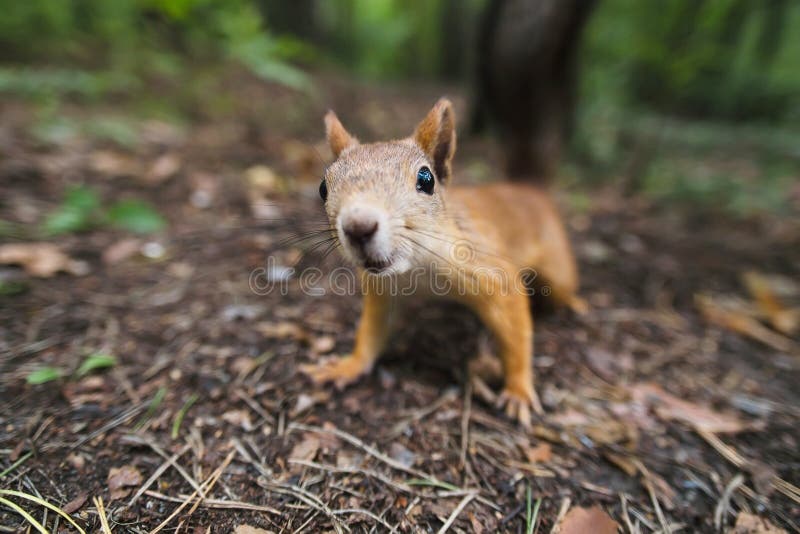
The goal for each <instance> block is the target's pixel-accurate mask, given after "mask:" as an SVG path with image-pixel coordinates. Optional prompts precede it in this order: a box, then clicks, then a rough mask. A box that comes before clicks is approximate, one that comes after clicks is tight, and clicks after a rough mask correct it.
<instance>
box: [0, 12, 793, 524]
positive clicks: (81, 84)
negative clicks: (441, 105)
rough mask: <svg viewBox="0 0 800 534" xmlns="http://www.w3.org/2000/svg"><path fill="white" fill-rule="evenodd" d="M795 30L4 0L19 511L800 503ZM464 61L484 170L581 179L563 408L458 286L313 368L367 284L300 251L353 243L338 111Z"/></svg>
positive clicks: (426, 87)
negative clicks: (449, 299) (492, 377)
mask: <svg viewBox="0 0 800 534" xmlns="http://www.w3.org/2000/svg"><path fill="white" fill-rule="evenodd" d="M798 29H800V2H797V1H796V0H770V1H766V0H658V1H635V0H424V1H423V0H419V1H408V0H293V1H278V0H25V1H19V0H0V498H3V499H5V500H3V501H0V530H2V531H3V532H8V531H11V532H18V531H21V530H22V529H23V528H25V527H24V525H25V524H26V523H27V524H28V525H32V524H33V523H31V522H30V521H28V519H27V518H26V517H25V516H23V515H21V514H20V513H18V510H17V509H16V508H14V507H13V506H14V503H17V505H19V506H22V507H23V508H25V509H27V510H28V511H29V512H31V514H33V515H32V516H31V517H35V518H36V520H38V521H41V522H42V523H45V524H47V526H48V527H51V526H52V529H53V531H56V530H58V526H56V525H57V523H58V521H61V519H60V517H61V516H57V517H54V516H55V514H53V513H51V512H50V513H49V516H48V512H47V510H46V509H45V508H43V506H44V505H41V502H43V501H42V500H44V501H46V502H48V503H51V504H54V505H57V506H60V507H63V509H64V510H67V512H68V513H69V514H71V515H72V516H73V517H74V518H76V519H77V520H78V521H79V522H80V524H81V525H83V526H84V527H85V528H86V529H87V531H88V532H100V531H101V522H100V519H101V518H102V517H103V515H104V514H106V515H107V516H108V520H109V522H110V524H111V526H112V528H114V529H116V530H117V531H119V532H127V531H133V532H145V531H147V530H149V529H151V528H155V527H156V526H157V525H160V524H162V522H165V523H166V524H167V525H168V526H169V527H170V528H171V527H175V526H176V525H178V526H177V529H178V530H182V531H192V526H191V525H195V527H198V529H199V530H197V531H205V530H204V529H205V527H207V526H209V525H213V526H214V527H215V528H216V529H217V530H218V531H220V532H227V531H232V530H233V528H235V527H237V525H239V526H240V525H241V524H243V523H247V524H248V525H253V526H257V527H259V530H241V531H239V530H237V531H236V532H268V531H270V532H278V531H280V532H286V531H295V530H296V529H304V528H305V529H307V531H332V530H334V529H338V530H339V531H342V532H343V531H345V530H347V529H348V528H352V531H354V532H362V531H363V532H366V531H368V530H369V529H370V528H372V529H373V530H378V531H384V530H388V529H389V527H387V525H389V526H390V527H397V528H398V530H400V531H403V532H410V531H415V530H414V528H421V530H423V531H428V532H433V531H436V530H438V529H439V528H441V527H442V526H443V525H444V524H445V521H446V520H447V518H448V517H451V514H453V513H455V515H454V516H452V517H451V519H452V521H451V522H450V524H451V525H452V526H453V527H454V528H457V529H460V530H459V531H480V529H481V528H485V530H486V531H488V532H500V531H513V532H522V531H525V532H535V531H536V529H537V528H538V531H539V532H545V531H548V530H549V528H550V527H551V526H552V525H553V524H554V523H555V522H556V521H558V522H561V521H562V520H566V519H565V517H568V516H569V514H567V516H565V515H564V513H566V512H567V509H568V508H570V506H569V505H570V501H571V502H572V503H573V506H572V509H575V508H576V507H578V506H579V505H598V506H600V507H602V510H600V508H596V509H594V511H593V512H591V514H594V516H593V517H594V519H593V525H594V524H597V525H604V526H605V530H602V531H603V532H609V533H611V532H616V531H617V530H616V524H615V523H614V521H616V522H618V523H620V524H623V523H624V524H626V527H627V530H628V531H630V532H651V531H660V532H672V531H674V530H675V528H679V527H683V528H684V529H685V530H686V531H692V532H721V531H724V530H725V529H726V528H728V527H732V526H733V525H734V524H736V525H740V524H741V526H742V530H736V531H735V532H752V531H755V528H756V527H753V529H752V530H751V529H749V528H745V527H746V526H747V525H745V522H746V521H750V526H752V525H753V524H754V523H753V521H755V522H756V524H758V522H759V521H760V519H759V518H758V517H756V516H755V515H753V514H756V513H757V514H759V515H760V516H763V517H767V518H769V520H770V521H771V522H772V523H774V524H776V525H779V526H781V527H783V528H786V529H788V530H794V531H798V526H797V525H798V524H800V507H798V503H800V489H798V488H797V487H796V485H793V484H792V481H794V482H796V481H797V480H799V479H800V459H798V451H800V447H798V434H797V429H798V428H800V408H798V406H800V398H799V397H798V389H797V384H798V383H800V364H799V363H798V362H800V343H798V341H799V340H798V332H800V283H799V282H798V281H799V280H800V277H799V276H798V273H800V217H798V215H799V214H800V68H799V67H800V31H798ZM442 95H447V96H449V97H451V98H452V99H453V101H454V104H455V108H456V112H457V117H458V120H457V124H458V130H459V132H458V135H459V137H458V147H459V148H458V150H457V153H456V161H455V164H454V176H455V180H456V181H457V182H459V183H469V182H472V183H479V182H484V181H489V180H497V179H505V178H506V177H510V178H514V179H520V180H531V181H535V182H540V183H547V182H552V184H551V185H552V186H553V191H554V194H555V196H556V197H557V201H558V203H559V205H560V206H561V207H562V209H563V211H562V213H563V215H564V220H565V223H566V226H567V228H568V230H569V232H570V235H571V239H572V242H573V244H574V248H575V252H576V256H577V258H578V262H579V265H580V271H581V277H582V281H581V285H582V288H581V294H582V296H583V297H585V298H586V300H587V301H588V302H589V304H590V308H591V311H590V313H588V314H587V315H585V316H581V317H578V316H575V315H573V314H570V313H568V312H567V311H560V312H559V311H557V312H555V313H553V314H549V315H548V314H539V313H538V308H537V309H536V314H535V315H536V317H537V319H536V320H537V326H536V336H535V346H534V349H535V354H536V357H535V358H534V365H535V367H536V373H537V388H538V391H539V394H540V397H541V398H542V402H543V404H544V406H545V411H546V415H545V416H544V417H542V418H540V419H538V420H537V422H536V423H537V424H536V426H535V428H534V429H533V431H531V432H525V431H523V430H521V429H520V428H519V427H517V426H515V425H513V424H511V422H510V421H508V420H507V419H505V418H504V416H503V414H502V413H500V411H498V410H497V409H495V407H494V405H493V403H492V400H491V392H489V395H488V396H487V395H483V396H482V394H481V392H478V391H477V390H476V391H474V392H473V390H472V389H471V387H470V385H469V384H470V382H469V381H468V375H469V370H468V369H467V368H466V366H465V365H464V362H465V360H466V358H467V357H469V356H472V355H474V354H478V353H480V354H485V350H484V349H485V347H484V344H483V343H482V340H481V339H480V338H479V337H480V336H479V334H478V332H480V325H479V322H478V321H477V318H475V317H473V316H471V315H470V314H468V313H467V312H465V311H464V310H461V309H459V308H458V307H447V305H444V306H443V307H438V306H424V307H423V306H421V307H420V308H419V309H418V310H417V311H416V313H413V314H410V316H409V317H408V318H405V319H402V320H401V321H400V322H399V323H398V325H399V328H398V334H397V339H395V340H393V341H392V342H391V343H390V344H389V345H390V348H389V349H388V350H387V354H386V355H385V357H384V358H382V359H381V361H380V362H379V363H378V364H377V366H376V369H375V371H374V372H373V373H371V374H370V375H369V376H365V377H364V378H363V380H360V381H359V382H358V383H356V384H355V385H353V386H352V387H350V388H349V389H347V390H346V391H344V392H339V391H335V390H334V389H333V388H312V387H310V386H309V384H308V382H307V381H306V380H305V379H304V378H303V377H301V376H300V375H299V374H298V370H297V366H298V364H301V363H309V362H313V361H317V360H319V359H320V358H324V357H336V356H338V355H342V354H346V353H347V352H348V351H350V350H351V348H352V345H353V336H354V331H355V324H356V321H357V319H358V315H359V312H358V310H359V306H360V300H359V297H358V295H356V294H354V295H350V296H338V295H333V294H330V292H329V293H327V294H325V295H322V296H313V297H312V296H310V295H309V294H308V292H305V291H303V288H302V287H300V285H299V283H298V280H297V277H296V272H294V271H292V268H293V267H305V266H320V267H322V268H323V272H325V269H329V268H332V267H333V266H335V265H336V264H337V262H339V261H340V260H339V259H338V255H337V254H336V250H335V243H334V245H333V246H330V243H329V242H325V241H324V239H322V238H321V236H322V237H325V231H326V227H327V221H325V219H324V216H323V209H322V205H321V202H320V199H319V194H318V187H319V183H320V178H321V176H322V173H323V169H324V166H325V165H327V164H328V163H329V161H330V158H331V154H330V152H329V150H328V147H327V146H326V144H325V142H324V141H323V137H324V135H323V124H322V117H323V115H324V113H325V112H326V111H327V110H328V109H330V108H332V109H334V110H335V111H336V112H337V114H338V116H339V117H340V118H341V120H342V122H343V123H344V125H345V126H346V127H347V128H348V129H349V130H350V131H351V132H352V133H353V134H355V135H356V136H357V137H359V138H360V139H361V140H362V141H372V140H379V139H387V138H392V137H400V136H406V135H408V134H409V133H410V132H411V131H412V129H413V128H414V126H415V124H416V123H417V122H418V121H419V120H420V119H421V118H422V117H423V116H424V114H425V113H426V112H427V110H428V109H430V107H431V106H432V105H433V104H434V102H436V100H437V99H438V98H439V97H440V96H442ZM267 258H269V260H267ZM265 262H266V263H265ZM254 273H260V276H261V277H262V278H263V281H266V282H268V283H271V284H280V285H281V287H285V288H287V290H286V292H285V293H279V292H277V291H273V292H266V293H265V292H262V291H261V290H260V289H262V288H261V286H258V285H257V284H253V279H252V276H253V274H254ZM322 283H323V284H324V283H325V279H322ZM323 289H324V287H323ZM536 306H537V305H536V304H534V307H536ZM473 393H474V396H475V399H474V401H473V400H472V397H473ZM483 393H485V392H483ZM365 444H366V445H369V446H374V449H370V448H368V447H367V446H366V445H365ZM375 450H377V451H379V453H376V452H375ZM389 457H391V459H392V460H391V461H389V462H387V460H386V458H389ZM223 458H225V460H223ZM173 461H174V462H177V464H178V465H180V466H184V467H185V468H184V469H182V470H180V471H178V470H176V469H173V468H172V467H170V464H171V463H172V462H173ZM165 462H166V463H165ZM302 462H305V463H302ZM314 462H318V464H314ZM320 466H321V467H320ZM398 466H399V467H398ZM217 469H220V471H219V473H223V474H222V476H221V477H219V482H218V483H217V485H216V486H214V484H215V482H216V481H217V479H216V478H214V475H213V473H214V472H215V470H217ZM204 480H205V481H206V482H205V483H206V484H210V486H204V487H205V488H206V490H205V491H206V495H207V496H211V497H213V498H211V499H206V500H204V501H201V500H197V501H196V502H195V504H194V505H193V506H192V507H191V508H187V509H185V510H184V511H183V513H179V514H177V515H173V511H175V510H176V509H177V507H178V506H182V505H181V504H178V503H183V505H185V504H187V503H189V502H191V501H192V499H193V497H191V496H190V495H191V493H192V491H193V490H195V489H197V488H198V487H199V484H200V482H202V481H204ZM212 486H214V487H213V489H208V488H211V487H212ZM298 488H300V489H301V490H302V492H301V493H298V491H300V490H299V489H298ZM8 489H11V490H13V491H20V492H23V494H24V495H22V496H20V494H18V493H17V494H13V495H12V494H10V493H8ZM473 492H476V493H473ZM476 495H477V496H476ZM463 496H466V497H463ZM89 497H92V498H95V497H101V498H102V499H103V500H104V501H105V504H106V506H105V508H103V506H102V504H103V502H102V501H101V502H99V503H98V502H97V501H92V500H89ZM455 497H457V498H455ZM473 497H475V498H474V499H473ZM462 498H463V499H467V500H464V501H461V504H459V500H460V499H462ZM36 499H39V500H38V501H37V500H36ZM129 499H130V500H129ZM12 501H13V502H12ZM9 503H11V505H9ZM319 503H323V504H322V505H320V504H319ZM659 503H660V504H659ZM457 505H458V507H457ZM325 506H330V508H331V509H335V512H331V513H329V510H328V508H326V507H325ZM231 508H233V509H234V510H231ZM51 510H52V509H51ZM187 510H191V511H187ZM462 511H463V513H462ZM581 513H582V512H581V510H580V509H579V510H578V515H579V516H580V514H581ZM587 513H588V512H587ZM537 514H538V516H537ZM591 514H590V516H589V517H592V516H591ZM606 514H610V516H611V517H613V521H612V520H611V518H609V517H608V515H606ZM598 516H599V517H598ZM573 519H576V518H575V517H574V516H573ZM577 519H578V520H580V517H577ZM179 523H180V524H183V525H185V526H186V528H185V529H182V527H181V526H180V524H179ZM134 525H135V527H134ZM536 525H539V526H538V527H537V526H536ZM61 526H62V527H63V526H64V524H63V522H62V525H61ZM162 526H164V525H162ZM762 526H763V525H762ZM199 527H203V528H199ZM539 527H541V528H539ZM639 527H641V528H639ZM226 528H227V530H226ZM261 528H263V529H265V530H260V529H261ZM599 528H600V527H598V529H599ZM759 528H761V527H759ZM130 529H132V530H130ZM136 529H139V530H136ZM62 530H63V528H62ZM217 530H215V531H217ZM584 530H585V529H583V530H581V528H580V527H579V526H578V527H575V529H574V530H571V531H572V532H582V531H584ZM39 531H45V530H44V529H41V530H39ZM59 531H60V530H59ZM102 531H104V530H102ZM562 531H563V532H568V531H570V530H569V529H566V528H564V529H563V530H562ZM600 531H601V530H598V532H600ZM760 531H764V532H779V531H780V532H782V530H773V529H772V528H767V527H766V526H763V530H760ZM104 532H105V531H104ZM729 532H732V531H729Z"/></svg>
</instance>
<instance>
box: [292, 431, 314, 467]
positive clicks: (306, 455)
mask: <svg viewBox="0 0 800 534" xmlns="http://www.w3.org/2000/svg"><path fill="white" fill-rule="evenodd" d="M319 446H320V441H319V437H318V436H317V435H316V434H312V433H310V432H309V433H306V434H304V435H303V439H302V440H301V441H300V443H298V444H297V445H295V446H294V448H293V449H292V452H290V453H289V459H290V460H304V461H308V462H310V461H311V460H313V459H314V457H315V456H316V455H317V451H318V450H319Z"/></svg>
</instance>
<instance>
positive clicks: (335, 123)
mask: <svg viewBox="0 0 800 534" xmlns="http://www.w3.org/2000/svg"><path fill="white" fill-rule="evenodd" d="M325 135H326V136H327V138H328V145H329V146H330V147H331V152H333V157H334V158H338V157H339V154H341V153H342V151H344V150H345V149H346V148H350V147H351V146H356V145H357V144H358V139H356V138H355V137H353V136H352V135H350V134H349V133H347V130H345V129H344V126H342V123H341V122H339V118H338V117H337V116H336V113H334V112H333V111H329V112H328V113H326V114H325Z"/></svg>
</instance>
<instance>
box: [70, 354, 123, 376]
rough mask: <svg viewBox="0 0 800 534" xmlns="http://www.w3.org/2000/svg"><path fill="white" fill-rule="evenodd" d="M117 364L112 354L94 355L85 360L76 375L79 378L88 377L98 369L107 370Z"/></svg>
mask: <svg viewBox="0 0 800 534" xmlns="http://www.w3.org/2000/svg"><path fill="white" fill-rule="evenodd" d="M116 364H117V359H116V358H115V357H114V356H112V355H110V354H102V353H96V354H92V355H90V356H88V357H87V358H86V359H85V360H83V363H81V366H80V367H78V370H77V372H76V375H77V376H79V377H81V376H86V375H88V374H89V373H91V372H92V371H95V370H97V369H105V368H107V367H113V366H115V365H116Z"/></svg>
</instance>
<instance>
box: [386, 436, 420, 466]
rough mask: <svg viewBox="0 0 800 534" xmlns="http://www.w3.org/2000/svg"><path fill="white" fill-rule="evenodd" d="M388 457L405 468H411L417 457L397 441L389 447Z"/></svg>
mask: <svg viewBox="0 0 800 534" xmlns="http://www.w3.org/2000/svg"><path fill="white" fill-rule="evenodd" d="M389 456H390V457H391V458H392V459H393V460H396V461H397V462H399V463H400V464H402V465H403V466H405V467H411V466H412V465H414V462H416V461H417V455H416V454H414V452H413V451H412V450H410V449H408V448H407V447H405V446H403V445H402V444H401V443H399V442H397V441H394V442H392V444H391V445H390V446H389Z"/></svg>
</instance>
